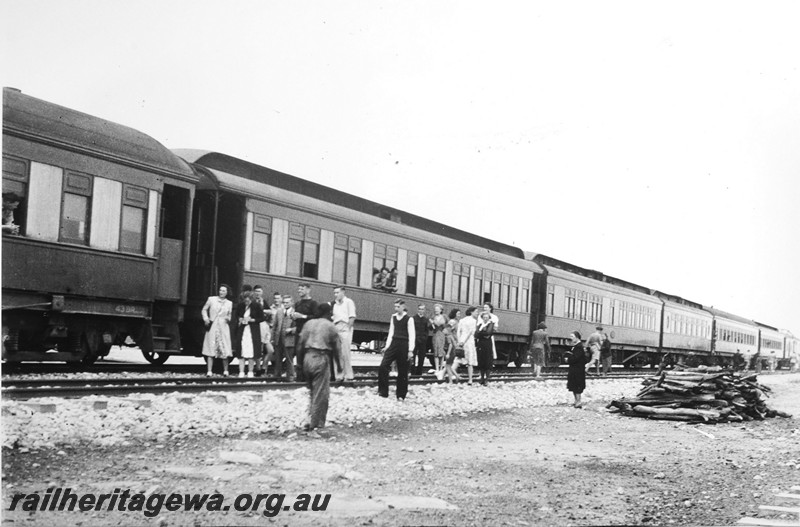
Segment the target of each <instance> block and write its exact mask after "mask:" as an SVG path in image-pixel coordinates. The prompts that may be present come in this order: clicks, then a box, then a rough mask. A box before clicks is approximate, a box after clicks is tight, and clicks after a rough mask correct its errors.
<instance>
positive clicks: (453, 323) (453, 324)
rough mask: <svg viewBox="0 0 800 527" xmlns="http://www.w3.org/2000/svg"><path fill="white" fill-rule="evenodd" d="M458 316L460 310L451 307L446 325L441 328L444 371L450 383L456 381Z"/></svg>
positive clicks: (459, 316)
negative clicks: (443, 342)
mask: <svg viewBox="0 0 800 527" xmlns="http://www.w3.org/2000/svg"><path fill="white" fill-rule="evenodd" d="M459 318H461V310H459V309H451V310H450V314H449V315H448V319H449V320H448V321H447V325H446V326H445V327H444V330H442V333H443V334H444V338H445V359H444V371H445V373H446V374H447V381H448V382H450V383H452V382H458V374H457V373H456V369H458V363H457V362H456V360H457V359H456V347H457V346H458V342H456V331H457V328H458V319H459Z"/></svg>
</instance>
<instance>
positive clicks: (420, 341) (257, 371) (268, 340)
mask: <svg viewBox="0 0 800 527" xmlns="http://www.w3.org/2000/svg"><path fill="white" fill-rule="evenodd" d="M380 274H381V275H383V272H381V273H380ZM390 276H391V274H387V275H385V276H382V277H381V279H382V280H383V279H385V278H388V277H390ZM387 283H390V282H389V281H388V280H385V281H384V284H387ZM297 293H298V296H299V299H298V300H297V301H296V302H295V301H294V300H293V298H292V297H291V295H284V294H281V293H278V292H276V293H274V294H273V295H272V302H271V303H269V301H268V300H266V299H265V298H264V291H263V288H262V287H261V286H259V285H256V286H253V287H250V286H248V285H244V286H243V287H242V292H241V294H240V295H239V298H238V299H237V301H236V304H234V303H233V301H232V300H231V299H230V298H229V296H230V294H231V289H230V287H229V286H227V285H225V284H222V285H220V287H219V291H218V294H217V295H216V296H211V297H209V298H208V300H207V301H206V303H205V305H204V306H203V309H202V311H201V313H202V317H203V321H204V323H205V327H206V335H205V339H204V341H203V355H204V356H205V358H206V363H207V375H208V376H211V375H212V368H213V364H214V360H216V359H219V360H221V361H222V364H223V375H225V376H227V375H229V373H228V364H229V361H230V360H231V359H232V358H233V357H237V358H238V359H239V376H240V377H255V376H259V375H265V374H266V373H267V372H268V369H269V368H270V367H272V369H273V374H274V375H275V376H276V377H278V378H279V379H280V378H282V377H283V375H284V370H285V372H286V373H285V376H286V380H288V381H294V380H301V381H305V383H306V385H307V386H308V387H309V389H310V392H311V396H310V401H309V407H308V412H307V419H306V423H305V428H306V429H307V430H309V431H313V430H314V429H316V428H319V427H322V426H324V424H325V419H326V416H327V411H328V400H329V396H330V382H331V380H338V381H352V380H353V379H354V374H353V367H352V363H351V357H350V346H351V343H352V339H353V327H354V324H355V320H356V308H355V303H354V302H353V300H352V299H350V298H348V297H347V294H346V289H345V288H344V287H342V286H338V287H335V288H334V300H333V301H332V302H321V303H318V302H316V301H315V300H313V299H312V298H311V286H310V285H309V284H307V283H301V284H299V285H298V288H297ZM498 324H499V319H498V317H497V315H495V314H494V306H493V305H492V304H490V303H488V302H487V303H485V304H483V305H482V306H480V307H469V308H467V309H466V311H465V316H464V317H463V318H462V316H461V310H460V309H458V308H456V309H452V310H451V311H450V312H449V314H448V315H447V317H445V315H444V307H443V306H442V305H441V304H435V305H434V307H433V315H432V316H429V315H428V313H427V307H426V306H425V305H424V304H420V305H418V306H417V310H416V314H414V315H410V314H409V313H408V311H407V309H406V305H405V301H404V300H403V299H397V300H396V301H395V302H394V313H393V314H392V316H391V318H390V321H389V334H388V337H387V339H386V345H385V347H384V348H383V353H384V355H383V359H382V361H381V364H380V367H379V368H378V395H380V396H381V397H388V396H389V377H390V370H391V367H392V365H393V364H394V365H396V368H397V390H396V396H397V399H398V400H400V401H403V400H405V398H406V395H407V394H408V379H409V374H415V375H421V374H422V371H423V367H424V363H425V357H426V356H427V352H428V337H429V335H430V337H431V343H432V346H431V347H432V351H433V354H432V357H431V359H430V360H431V366H432V367H433V372H434V373H435V375H436V376H437V378H439V379H440V380H444V378H445V377H447V380H448V382H451V383H454V382H459V381H460V379H461V378H460V376H459V374H458V367H459V366H460V365H462V364H463V365H466V367H467V382H468V384H470V385H471V384H473V380H474V373H475V369H477V370H478V372H479V379H478V382H480V384H482V385H486V384H487V383H488V382H489V377H490V373H491V369H492V366H493V364H494V359H496V358H497V351H496V347H495V342H494V334H495V333H496V332H497V330H498ZM546 329H547V326H546V325H545V324H544V323H540V324H539V326H538V328H537V330H536V331H534V332H533V335H532V336H531V343H530V350H531V363H532V364H533V367H534V370H535V372H536V375H537V376H539V375H541V368H542V366H543V365H544V362H545V357H546V353H549V351H550V342H549V337H548V336H547V332H546ZM570 338H571V339H572V341H573V342H572V349H571V350H570V351H569V352H568V353H567V357H568V362H569V375H568V385H567V388H568V389H569V390H570V391H571V392H573V393H574V394H575V406H577V407H580V404H581V403H580V398H581V393H583V390H584V389H585V387H586V372H587V371H588V369H589V367H591V366H592V365H593V364H594V365H595V366H596V367H597V368H598V373H599V366H600V364H601V363H602V364H603V371H604V372H607V371H608V370H609V369H610V365H611V361H610V357H611V352H610V349H611V347H610V341H609V340H608V336H607V335H605V334H604V333H603V332H602V328H601V327H598V328H597V331H596V332H595V333H593V334H592V335H591V336H590V337H589V339H588V340H587V343H586V350H588V354H587V351H586V350H585V349H584V347H583V345H582V344H581V337H580V334H579V333H578V332H577V331H576V332H574V333H572V334H571V336H570ZM606 351H607V356H606V355H605V353H606ZM295 361H296V363H297V368H295ZM578 366H580V367H578ZM578 370H580V371H578Z"/></svg>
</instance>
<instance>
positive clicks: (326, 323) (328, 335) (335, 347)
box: [296, 304, 341, 432]
mask: <svg viewBox="0 0 800 527" xmlns="http://www.w3.org/2000/svg"><path fill="white" fill-rule="evenodd" d="M315 316H316V318H314V319H311V320H309V321H307V322H306V323H305V324H304V325H303V330H302V331H301V332H300V335H299V336H298V337H297V344H296V348H297V350H298V356H299V355H300V354H302V356H303V366H302V368H303V376H304V378H305V380H306V386H308V389H309V391H310V395H311V398H310V400H309V404H308V421H307V423H306V424H305V426H304V429H305V430H306V431H309V432H310V431H313V430H314V429H315V428H322V427H323V426H325V419H326V417H327V415H328V400H329V398H330V393H331V384H330V379H331V377H330V361H331V360H333V361H334V362H336V363H338V362H339V361H338V358H339V353H340V348H341V343H340V340H339V333H338V332H337V331H336V327H335V326H334V325H333V322H331V321H330V316H331V306H330V304H320V305H319V306H318V308H317V312H316V313H315ZM337 367H338V364H337Z"/></svg>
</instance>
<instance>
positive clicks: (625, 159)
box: [0, 0, 800, 334]
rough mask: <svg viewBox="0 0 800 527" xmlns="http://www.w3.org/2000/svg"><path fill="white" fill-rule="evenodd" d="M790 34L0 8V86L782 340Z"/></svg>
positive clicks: (305, 10)
mask: <svg viewBox="0 0 800 527" xmlns="http://www.w3.org/2000/svg"><path fill="white" fill-rule="evenodd" d="M798 15H800V4H797V3H796V2H780V1H776V2H736V1H733V2H730V1H724V2H717V1H708V2H695V1H692V2H689V1H669V2H641V1H631V2H621V1H604V2H587V1H555V0H554V1H547V2H537V1H519V2H502V1H500V2H498V1H491V2H490V1H480V2H478V1H471V0H460V1H447V0H442V1H433V2H431V1H414V0H409V1H383V0H362V1H358V2H356V1H337V2H327V1H322V0H319V1H291V2H274V1H264V0H258V1H255V0H254V1H236V0H234V1H227V2H222V1H208V0H191V1H183V0H175V1H173V0H161V1H152V0H137V1H124V2H123V1H115V0H100V1H94V0H93V1H85V0H47V1H44V0H2V1H0V81H2V84H3V85H4V86H12V87H15V88H18V89H20V90H22V92H24V93H26V94H28V95H32V96H35V97H39V98H41V99H45V100H48V101H51V102H54V103H57V104H61V105H63V106H67V107H70V108H74V109H77V110H80V111H83V112H86V113H89V114H92V115H96V116H99V117H102V118H104V119H108V120H110V121H114V122H117V123H120V124H124V125H127V126H130V127H132V128H136V129H138V130H141V131H143V132H145V133H147V134H149V135H151V136H153V137H154V138H156V139H157V140H159V141H160V142H162V143H163V144H164V145H166V146H167V147H169V148H198V149H207V150H214V151H219V152H224V153H226V154H229V155H232V156H235V157H239V158H241V159H245V160H248V161H251V162H254V163H257V164H260V165H263V166H267V167H270V168H273V169H276V170H280V171H282V172H286V173H289V174H292V175H295V176H298V177H302V178H305V179H307V180H310V181H314V182H317V183H321V184H323V185H327V186H330V187H333V188H336V189H339V190H342V191H345V192H349V193H352V194H355V195H358V196H361V197H364V198H367V199H370V200H373V201H376V202H379V203H384V204H386V205H390V206H393V207H396V208H398V209H401V210H405V211H407V212H411V213H414V214H418V215H421V216H424V217H428V218H431V219H433V220H436V221H439V222H442V223H445V224H448V225H452V226H454V227H457V228H460V229H463V230H466V231H469V232H472V233H475V234H478V235H481V236H484V237H487V238H492V239H495V240H498V241H501V242H504V243H507V244H511V245H515V246H517V247H520V248H522V249H524V250H526V251H532V252H538V253H544V254H547V255H549V256H553V257H555V258H558V259H561V260H565V261H568V262H570V263H573V264H575V265H578V266H581V267H586V268H590V269H595V270H597V271H601V272H603V273H605V274H608V275H611V276H615V277H618V278H622V279H625V280H628V281H631V282H634V283H637V284H640V285H643V286H646V287H649V288H652V289H657V290H661V291H665V292H668V293H671V294H675V295H678V296H682V297H684V298H687V299H690V300H693V301H695V302H699V303H702V304H705V305H713V306H714V307H716V308H718V309H722V310H724V311H728V312H731V313H735V314H737V315H741V316H744V317H746V318H749V319H755V320H757V321H759V322H762V323H766V324H769V325H772V326H777V327H780V328H786V329H790V330H792V331H793V332H794V333H795V334H800V302H798V301H797V299H798V297H800V273H798V272H797V270H796V269H797V268H798V267H799V265H798V257H800V203H799V202H800V70H799V69H798V66H800V53H798V50H800V31H797V28H796V22H797V20H798Z"/></svg>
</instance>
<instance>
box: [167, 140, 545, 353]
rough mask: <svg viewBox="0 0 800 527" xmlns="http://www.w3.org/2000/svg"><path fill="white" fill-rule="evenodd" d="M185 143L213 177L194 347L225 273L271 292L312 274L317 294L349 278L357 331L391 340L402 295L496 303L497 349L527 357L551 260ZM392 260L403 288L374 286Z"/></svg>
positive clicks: (364, 338)
mask: <svg viewBox="0 0 800 527" xmlns="http://www.w3.org/2000/svg"><path fill="white" fill-rule="evenodd" d="M175 153H176V154H178V155H180V156H181V157H182V158H183V159H185V160H186V161H188V162H190V163H192V165H193V166H194V167H195V169H196V170H197V172H198V173H200V174H202V176H203V179H202V180H201V182H200V183H199V185H198V195H197V200H196V204H195V211H194V224H193V232H194V233H195V238H194V240H193V245H192V268H191V269H192V272H191V279H190V300H191V302H190V303H191V305H192V307H191V309H190V313H189V315H187V324H186V328H185V332H184V333H185V337H186V339H187V341H191V342H193V343H194V346H195V347H197V346H198V344H197V343H198V341H199V339H200V337H201V336H202V333H201V331H202V326H201V325H200V320H199V311H200V306H201V305H202V302H203V301H205V298H206V296H207V295H208V294H213V292H214V291H215V290H216V288H217V286H218V284H219V283H223V282H224V283H228V284H230V285H231V286H232V287H233V288H234V289H236V290H240V289H241V286H242V284H243V283H247V284H250V285H255V284H259V285H261V286H263V288H264V291H265V295H266V296H270V295H271V294H272V292H273V291H275V292H280V293H283V294H293V293H294V292H295V290H296V288H297V284H298V283H300V282H309V283H310V284H311V285H312V297H313V298H314V299H315V300H317V301H331V300H332V299H333V287H334V286H336V285H344V286H346V287H347V289H348V296H350V297H351V298H352V299H353V300H354V301H355V303H356V306H357V313H358V317H357V321H356V326H355V334H354V342H369V341H382V340H384V339H385V337H386V333H387V331H388V321H389V317H390V316H391V313H392V304H393V303H394V301H395V299H397V298H403V299H404V300H405V301H406V305H407V307H408V309H409V312H410V313H414V312H415V311H416V309H415V308H416V306H417V305H418V304H425V305H426V306H427V308H428V311H427V312H428V314H429V315H432V313H433V305H434V304H435V303H441V304H443V306H444V307H445V314H446V313H447V311H448V310H449V309H450V308H452V307H458V308H459V309H461V310H462V313H463V311H464V309H465V308H466V307H468V306H470V305H478V304H482V303H484V302H491V303H492V304H493V305H494V306H495V313H496V314H497V316H498V317H499V320H500V323H499V333H498V334H497V335H496V341H497V348H498V360H499V361H500V362H508V361H509V360H512V361H515V362H516V363H517V364H518V365H519V364H521V363H522V357H523V356H524V350H525V348H526V345H527V339H528V336H529V334H530V320H531V315H530V305H531V298H533V295H536V294H538V290H537V289H536V287H538V284H539V281H540V277H541V270H540V268H539V266H537V265H536V264H534V263H532V262H528V261H526V260H525V259H524V258H523V254H522V252H521V251H520V250H519V249H517V248H515V247H512V246H507V245H504V244H500V243H498V242H494V241H492V240H488V239H485V238H481V237H479V236H476V235H473V234H470V233H467V232H464V231H461V230H458V229H454V228H452V227H448V226H446V225H442V224H439V223H436V222H433V221H430V220H427V219H424V218H421V217H419V216H415V215H413V214H409V213H406V212H403V211H400V210H397V209H393V208H390V207H386V206H383V205H380V204H377V203H375V202H372V201H368V200H365V199H361V198H358V197H356V196H352V195H349V194H346V193H344V192H340V191H336V190H334V189H331V188H327V187H324V186H322V185H318V184H315V183H312V182H309V181H305V180H302V179H300V178H297V177H294V176H290V175H288V174H283V173H281V172H277V171H275V170H272V169H269V168H266V167H262V166H258V165H255V164H252V163H249V162H246V161H243V160H240V159H236V158H233V157H231V156H227V155H225V154H221V153H216V152H206V151H196V150H176V151H175ZM384 267H385V268H388V269H394V268H396V269H397V270H398V273H397V280H396V284H395V285H396V288H397V291H396V292H387V291H383V290H376V289H374V288H373V287H372V281H373V275H374V274H375V273H376V272H377V271H379V270H380V269H381V268H384ZM534 316H535V314H534ZM197 349H199V347H197Z"/></svg>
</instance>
